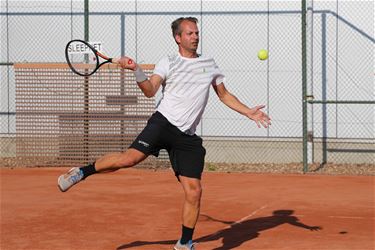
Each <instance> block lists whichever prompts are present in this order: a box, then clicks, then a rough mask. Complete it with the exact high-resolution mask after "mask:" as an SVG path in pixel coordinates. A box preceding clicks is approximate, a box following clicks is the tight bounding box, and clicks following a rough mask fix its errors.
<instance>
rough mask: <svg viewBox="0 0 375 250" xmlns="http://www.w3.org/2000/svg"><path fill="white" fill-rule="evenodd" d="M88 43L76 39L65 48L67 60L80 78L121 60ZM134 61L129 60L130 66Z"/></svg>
mask: <svg viewBox="0 0 375 250" xmlns="http://www.w3.org/2000/svg"><path fill="white" fill-rule="evenodd" d="M94 46H95V45H92V44H89V43H88V42H86V41H83V40H79V39H75V40H71V41H70V42H68V44H67V45H66V47H65V58H66V61H67V63H68V65H69V67H70V69H71V70H72V71H73V72H74V73H76V74H78V75H80V76H91V75H92V74H94V73H95V72H96V71H97V70H98V69H99V68H100V67H101V66H103V65H104V64H107V63H118V61H119V59H120V58H110V57H108V56H106V55H104V54H103V53H102V52H100V48H99V47H100V46H99V47H97V48H95V47H94ZM132 63H133V61H132V60H131V59H129V61H128V64H132Z"/></svg>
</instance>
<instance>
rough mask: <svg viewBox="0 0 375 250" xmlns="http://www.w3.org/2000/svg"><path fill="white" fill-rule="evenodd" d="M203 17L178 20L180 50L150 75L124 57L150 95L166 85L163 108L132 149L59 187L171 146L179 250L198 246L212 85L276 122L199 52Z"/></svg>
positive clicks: (234, 104) (75, 172) (260, 120)
mask: <svg viewBox="0 0 375 250" xmlns="http://www.w3.org/2000/svg"><path fill="white" fill-rule="evenodd" d="M197 22H198V20H197V19H196V18H194V17H186V18H185V17H182V18H178V19H177V20H175V21H174V22H173V23H172V32H173V37H174V39H175V41H176V43H177V45H178V50H179V53H178V54H176V55H173V56H167V57H164V58H162V59H161V60H160V61H159V63H157V64H156V66H155V69H154V72H153V74H152V75H151V77H150V79H147V77H146V75H145V74H144V73H143V71H142V69H141V68H140V67H138V65H137V64H136V63H135V62H134V61H133V62H132V63H131V64H128V60H129V58H128V57H122V58H121V59H120V61H119V64H120V65H121V67H123V68H126V69H130V70H133V71H134V74H135V78H136V81H137V83H138V86H139V88H140V89H141V90H142V91H143V93H144V95H145V96H147V97H153V96H154V95H155V94H156V92H157V91H158V89H159V88H160V87H162V93H163V96H162V98H161V101H160V102H159V103H158V104H157V111H156V112H155V113H154V114H153V115H152V116H151V118H150V119H149V120H148V123H147V125H146V127H145V128H144V130H143V131H142V132H141V133H140V134H139V135H138V137H137V138H136V139H135V141H134V142H133V143H132V144H131V145H130V147H129V149H128V150H126V151H125V152H120V153H111V154H107V155H104V156H103V157H101V158H99V159H97V160H96V162H95V163H93V164H89V165H87V166H84V167H81V168H72V169H71V170H70V171H69V172H68V173H66V174H64V175H61V176H60V177H59V178H58V186H59V188H60V190H61V191H63V192H65V191H67V190H68V189H69V188H71V187H72V186H73V185H75V184H77V183H78V182H79V181H81V180H84V179H85V178H87V177H88V176H90V175H92V174H95V173H98V172H108V171H115V170H118V169H120V168H128V167H132V166H134V165H136V164H138V163H140V162H141V161H143V160H144V159H146V158H147V157H148V156H149V155H151V154H152V155H155V156H158V154H159V151H160V150H161V149H166V150H167V151H168V153H169V158H170V161H171V165H172V167H173V170H174V172H175V175H176V177H177V179H178V180H179V182H180V183H181V185H182V188H183V191H184V194H185V201H184V205H183V210H182V235H181V238H180V240H178V242H177V243H176V245H175V246H174V249H175V250H191V249H194V246H193V242H192V237H193V232H194V228H195V225H196V223H197V220H198V216H199V208H200V200H201V195H202V187H201V181H200V180H201V175H202V171H203V167H204V157H205V153H206V150H205V149H204V147H203V146H202V139H201V138H200V137H199V136H197V135H196V134H195V130H196V127H197V125H198V123H199V122H200V120H201V118H202V114H203V111H204V109H205V107H206V104H207V101H208V96H209V89H210V87H211V86H212V87H213V89H214V90H215V92H216V94H217V96H218V97H219V99H220V100H221V101H222V102H223V103H224V104H226V105H227V106H228V107H230V108H231V109H233V110H235V111H237V112H239V113H240V114H242V115H244V116H246V117H248V118H249V119H251V120H253V121H255V122H256V124H257V126H258V127H261V126H263V127H265V128H266V127H268V125H270V118H269V117H268V116H267V115H266V114H265V113H264V112H262V111H261V109H262V108H264V106H263V105H261V106H256V107H254V108H249V107H247V106H246V105H244V104H243V103H241V102H240V101H239V100H238V99H237V98H236V97H235V96H234V95H232V94H231V93H230V92H228V90H227V89H226V88H225V86H224V75H223V74H222V72H221V71H220V69H219V68H218V66H217V65H216V63H215V61H214V60H213V58H211V57H204V56H201V55H198V54H197V48H198V43H199V31H198V27H197Z"/></svg>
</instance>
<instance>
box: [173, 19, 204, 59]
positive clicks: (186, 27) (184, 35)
mask: <svg viewBox="0 0 375 250" xmlns="http://www.w3.org/2000/svg"><path fill="white" fill-rule="evenodd" d="M180 28H181V31H182V32H181V35H176V41H177V43H178V44H179V46H180V47H181V48H182V49H184V50H187V51H190V52H196V51H197V49H198V44H199V30H198V27H197V25H196V23H194V22H190V21H187V20H185V21H183V22H182V23H181V24H180Z"/></svg>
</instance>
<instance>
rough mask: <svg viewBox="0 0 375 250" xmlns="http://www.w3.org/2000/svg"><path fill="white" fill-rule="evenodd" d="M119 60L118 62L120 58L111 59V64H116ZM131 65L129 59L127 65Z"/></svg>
mask: <svg viewBox="0 0 375 250" xmlns="http://www.w3.org/2000/svg"><path fill="white" fill-rule="evenodd" d="M119 60H120V58H112V63H115V64H118V63H119ZM132 63H133V60H132V59H129V60H128V64H132Z"/></svg>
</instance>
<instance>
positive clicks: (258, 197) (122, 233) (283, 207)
mask: <svg viewBox="0 0 375 250" xmlns="http://www.w3.org/2000/svg"><path fill="white" fill-rule="evenodd" d="M66 170H67V169H65V168H14V169H11V168H1V249H4V250H5V249H12V250H14V249H55V250H59V249H172V247H173V245H174V243H175V241H176V240H177V239H178V237H179V234H180V211H181V206H182V190H181V188H180V186H179V184H178V182H177V181H176V180H175V177H174V176H173V173H172V172H171V171H170V170H158V171H152V170H145V169H126V170H120V171H118V172H115V173H109V174H101V175H95V176H92V177H89V178H88V179H87V180H86V181H84V182H82V183H80V184H79V185H77V186H75V187H74V188H72V189H71V190H69V191H68V192H66V193H61V192H60V191H59V190H58V188H57V185H56V178H57V176H58V175H60V174H61V173H64V172H65V171H66ZM203 185H204V194H203V205H202V209H201V216H200V218H199V223H198V225H197V228H196V233H195V239H196V241H197V242H198V245H197V247H196V248H197V249H198V250H199V249H209V250H212V249H215V250H218V249H222V250H224V249H337V250H343V249H358V250H367V249H369V250H370V249H374V246H375V242H374V237H375V236H374V235H375V232H374V205H375V204H374V176H330V175H311V174H308V175H300V174H251V173H216V172H205V173H204V175H203Z"/></svg>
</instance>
